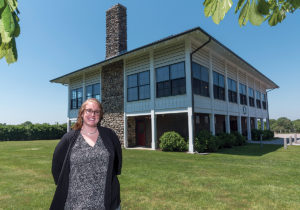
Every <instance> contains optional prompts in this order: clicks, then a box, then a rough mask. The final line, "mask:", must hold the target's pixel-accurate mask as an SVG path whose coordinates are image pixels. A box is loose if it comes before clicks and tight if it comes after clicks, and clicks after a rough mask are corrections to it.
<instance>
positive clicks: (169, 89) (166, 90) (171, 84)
mask: <svg viewBox="0 0 300 210" xmlns="http://www.w3.org/2000/svg"><path fill="white" fill-rule="evenodd" d="M178 64H183V71H184V77H179V78H174V79H172V78H171V67H172V66H173V65H178ZM163 68H167V69H168V79H167V80H163V81H159V82H157V72H158V71H159V69H163ZM155 78H156V98H162V97H168V96H177V95H184V94H186V71H185V61H181V62H178V63H172V64H169V65H165V66H160V67H158V68H156V69H155ZM177 82H182V83H183V84H184V85H179V86H178V87H176V88H178V89H179V90H180V88H183V90H181V91H182V92H180V91H179V93H178V92H177V91H175V90H178V89H175V84H176V83H177ZM161 86H163V88H162V87H161ZM159 91H161V92H159Z"/></svg>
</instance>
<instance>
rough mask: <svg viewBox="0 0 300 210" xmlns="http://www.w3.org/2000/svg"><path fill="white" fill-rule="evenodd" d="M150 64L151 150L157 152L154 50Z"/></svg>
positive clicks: (150, 54)
mask: <svg viewBox="0 0 300 210" xmlns="http://www.w3.org/2000/svg"><path fill="white" fill-rule="evenodd" d="M149 64H150V100H151V105H150V106H151V148H152V149H153V150H155V149H156V148H157V145H156V144H157V143H156V142H157V141H156V139H157V126H156V115H155V90H156V84H155V69H154V55H153V50H150V53H149Z"/></svg>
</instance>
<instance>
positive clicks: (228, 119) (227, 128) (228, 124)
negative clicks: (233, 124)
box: [225, 115, 230, 133]
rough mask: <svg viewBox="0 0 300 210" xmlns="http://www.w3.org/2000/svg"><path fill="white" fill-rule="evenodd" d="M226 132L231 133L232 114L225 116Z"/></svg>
mask: <svg viewBox="0 0 300 210" xmlns="http://www.w3.org/2000/svg"><path fill="white" fill-rule="evenodd" d="M225 124H226V133H230V115H226V116H225Z"/></svg>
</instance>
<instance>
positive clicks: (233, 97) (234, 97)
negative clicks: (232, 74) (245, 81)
mask: <svg viewBox="0 0 300 210" xmlns="http://www.w3.org/2000/svg"><path fill="white" fill-rule="evenodd" d="M233 82H234V83H235V91H234V90H233V89H232V85H233V84H232V83H233ZM227 86H228V101H229V102H231V103H236V104H237V88H238V87H237V81H235V80H233V79H231V78H229V77H227Z"/></svg>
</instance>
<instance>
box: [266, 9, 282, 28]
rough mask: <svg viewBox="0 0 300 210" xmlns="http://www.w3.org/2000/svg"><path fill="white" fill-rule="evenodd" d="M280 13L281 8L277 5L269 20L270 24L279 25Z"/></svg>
mask: <svg viewBox="0 0 300 210" xmlns="http://www.w3.org/2000/svg"><path fill="white" fill-rule="evenodd" d="M279 15H280V14H279V9H278V7H275V8H274V10H273V13H272V15H271V16H270V18H269V21H268V23H269V25H270V26H275V25H277V23H278V22H279V21H278V20H279Z"/></svg>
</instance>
